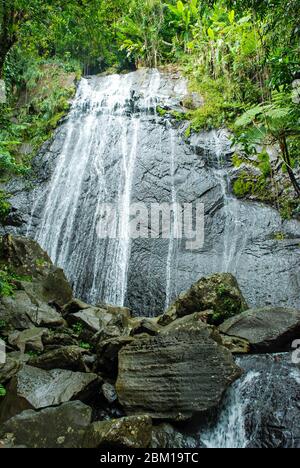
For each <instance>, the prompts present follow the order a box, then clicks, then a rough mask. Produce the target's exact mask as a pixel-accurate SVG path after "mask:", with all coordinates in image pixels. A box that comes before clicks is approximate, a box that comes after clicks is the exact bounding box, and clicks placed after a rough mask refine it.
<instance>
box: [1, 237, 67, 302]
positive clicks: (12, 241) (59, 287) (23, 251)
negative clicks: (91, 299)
mask: <svg viewBox="0 0 300 468" xmlns="http://www.w3.org/2000/svg"><path fill="white" fill-rule="evenodd" d="M1 263H4V264H5V265H6V266H9V268H10V270H12V271H13V272H14V273H15V274H16V275H17V276H19V277H20V278H22V279H21V280H19V281H16V284H17V287H18V289H21V290H23V291H25V292H26V293H27V294H28V296H29V297H30V298H31V299H33V298H34V299H37V300H39V301H40V302H46V303H56V304H58V305H59V306H63V305H64V304H66V303H67V302H69V301H70V300H71V299H72V288H71V286H70V284H69V283H68V281H67V279H66V276H65V274H64V272H63V270H61V269H60V268H57V267H56V266H54V265H53V263H52V261H51V259H50V257H49V256H48V254H47V253H46V252H45V251H44V250H43V249H42V248H41V247H40V246H39V244H38V243H37V242H35V241H33V240H31V239H28V238H26V237H15V236H12V235H5V236H3V238H2V240H1V253H0V264H1ZM23 279H27V281H23ZM28 280H30V281H28Z"/></svg>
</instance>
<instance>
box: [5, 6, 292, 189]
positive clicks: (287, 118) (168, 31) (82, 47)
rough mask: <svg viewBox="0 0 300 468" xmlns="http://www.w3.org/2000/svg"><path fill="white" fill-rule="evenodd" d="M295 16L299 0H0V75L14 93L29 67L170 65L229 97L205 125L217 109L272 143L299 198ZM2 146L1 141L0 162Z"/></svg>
mask: <svg viewBox="0 0 300 468" xmlns="http://www.w3.org/2000/svg"><path fill="white" fill-rule="evenodd" d="M299 17H300V2H299V0H216V1H213V0H178V1H177V0H111V1H107V0H0V77H3V78H4V79H5V81H6V84H7V89H8V90H12V91H13V90H15V89H17V88H18V87H19V88H20V87H24V86H26V82H27V81H28V76H30V73H31V72H30V70H32V66H33V65H32V64H33V63H35V64H36V63H45V62H51V61H60V62H62V63H64V64H65V66H70V67H73V68H76V69H77V68H81V70H82V71H83V73H98V72H101V71H104V70H107V69H109V68H113V69H114V70H116V71H118V70H124V69H127V70H128V69H133V68H135V67H138V66H148V67H156V66H159V65H163V64H166V63H176V64H178V65H179V66H181V67H182V68H183V69H184V70H185V71H186V72H187V73H188V74H189V75H190V78H191V80H193V79H194V80H196V81H197V80H198V81H202V82H203V83H205V82H206V83H210V86H211V87H214V89H216V90H217V91H219V94H218V93H217V94H216V95H218V96H219V100H222V99H223V101H224V100H225V101H230V102H223V103H222V106H221V107H218V108H217V109H218V111H216V110H215V113H214V112H213V111H212V110H210V111H208V112H207V115H206V118H207V120H206V123H210V124H211V125H213V121H214V115H215V114H216V113H219V114H220V109H221V108H222V112H223V111H224V115H225V117H224V119H223V113H222V119H223V121H222V119H221V122H220V119H219V121H218V124H220V123H221V124H222V122H223V123H224V124H225V123H228V117H230V118H231V121H232V119H236V118H238V119H239V120H238V122H237V125H236V127H235V131H236V133H237V136H238V137H240V141H245V140H247V142H248V143H249V140H251V138H252V140H253V141H254V140H255V143H257V142H259V143H260V144H262V143H264V142H266V141H271V140H272V141H274V142H277V143H278V144H279V146H280V148H281V151H282V163H283V167H285V169H286V170H287V171H288V173H289V175H290V177H291V182H292V184H293V187H294V188H295V191H296V193H297V194H298V195H300V187H299V183H298V181H297V178H296V176H295V175H294V171H295V168H296V167H297V165H299V131H300V130H299V100H298V99H295V98H293V96H295V87H297V83H298V82H297V80H298V79H300V65H299V51H300V45H299V44H300V41H299V39H300V26H299ZM200 77H201V79H200ZM208 80H213V82H214V84H212V81H208ZM222 86H223V87H222ZM224 89H225V91H224ZM11 95H12V96H13V93H12V94H11ZM224 96H225V97H224ZM226 106H227V107H226ZM257 106H258V107H257ZM2 114H3V115H4V112H3V113H2ZM3 115H2V119H3ZM229 120H230V119H229ZM198 123H199V126H201V125H203V124H205V122H203V119H200V120H199V121H198ZM3 125H4V124H3V122H2V126H3ZM253 128H254V129H255V130H256V132H253ZM254 133H255V138H254V137H253V135H254ZM253 138H254V139H253ZM246 146H249V145H246ZM3 147H4V146H3V137H2V161H3V154H4V153H3V151H4V150H3ZM0 148H1V134H0ZM6 153H7V145H6ZM6 157H7V154H6ZM6 160H7V159H6ZM0 164H1V159H0ZM11 164H12V165H11V167H12V168H13V167H14V164H13V163H12V162H11Z"/></svg>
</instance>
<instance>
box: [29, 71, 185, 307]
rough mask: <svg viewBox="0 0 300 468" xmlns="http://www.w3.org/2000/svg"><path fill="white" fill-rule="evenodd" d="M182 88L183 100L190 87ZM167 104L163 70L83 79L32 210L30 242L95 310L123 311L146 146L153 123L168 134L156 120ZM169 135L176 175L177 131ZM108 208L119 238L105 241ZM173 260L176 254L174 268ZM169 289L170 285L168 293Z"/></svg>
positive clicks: (171, 251) (166, 82)
mask: <svg viewBox="0 0 300 468" xmlns="http://www.w3.org/2000/svg"><path fill="white" fill-rule="evenodd" d="M184 83H185V82H184ZM178 86H180V87H181V88H182V89H181V92H182V93H183V94H184V93H185V92H186V87H185V86H184V85H182V84H181V85H180V84H179V85H178ZM171 91H172V90H171ZM169 101H171V102H172V96H170V89H169V88H168V80H165V81H164V80H163V78H162V75H161V73H160V72H159V71H158V70H141V71H138V72H135V73H129V74H127V75H112V76H108V77H92V78H88V79H82V80H81V82H80V84H79V88H78V91H77V95H76V98H75V100H74V102H73V105H72V109H71V112H70V114H69V117H68V121H67V123H66V124H65V126H64V127H63V131H61V133H60V138H63V142H64V143H63V145H62V149H61V151H60V154H59V155H58V159H57V162H56V166H55V169H54V172H53V174H52V177H51V180H50V183H49V184H48V186H47V192H46V193H42V194H40V192H39V195H38V196H37V198H36V201H35V203H34V206H33V209H32V220H33V219H34V217H35V216H36V213H42V217H41V218H40V222H39V226H38V228H37V229H35V230H33V229H32V222H31V223H29V227H28V232H27V234H28V235H31V233H32V231H33V234H34V237H35V239H36V240H37V241H38V242H39V243H40V244H41V245H42V247H43V248H44V249H45V250H46V251H47V252H48V253H49V255H50V257H51V258H52V260H53V262H55V263H56V264H57V265H59V266H60V267H62V268H63V269H64V270H65V272H66V274H67V276H68V278H69V279H70V280H71V281H72V283H73V289H74V292H75V294H76V295H78V296H79V297H85V299H86V300H89V301H90V302H92V303H97V302H99V301H104V302H107V303H111V304H115V305H119V306H122V305H124V302H125V298H126V291H127V277H128V268H129V260H130V254H131V244H132V241H131V238H130V231H129V229H130V205H131V202H132V188H133V185H134V181H135V171H136V166H137V164H138V163H139V162H140V159H141V156H143V153H144V151H145V148H144V146H143V144H145V143H144V142H143V138H144V136H145V134H147V132H149V131H150V130H149V126H151V125H152V124H153V122H154V125H155V127H156V128H158V129H159V128H160V127H161V128H162V129H163V127H162V126H161V125H159V124H158V122H157V117H156V116H155V111H156V107H157V105H158V103H163V104H164V103H165V104H166V105H168V102H169ZM153 115H154V117H153ZM153 119H154V120H153ZM143 125H144V126H143ZM170 135H171V140H172V141H173V143H172V144H171V146H172V150H171V153H172V154H171V156H170V157H171V165H172V168H171V172H172V173H173V174H174V172H175V168H174V164H175V163H174V152H175V149H174V139H173V136H172V135H173V134H172V131H171V130H170ZM146 145H147V142H146ZM147 149H148V146H147V147H146V150H147ZM172 178H173V176H172ZM172 185H173V186H174V184H173V183H172ZM172 190H173V191H172V199H173V198H174V197H175V195H174V188H173V189H172ZM109 203H111V204H115V206H116V209H117V220H116V227H117V232H118V235H117V236H116V238H99V235H97V228H98V226H99V223H100V224H101V223H102V222H103V205H104V204H109ZM98 234H99V233H98ZM172 253H173V248H172V250H170V256H169V258H168V262H169V264H170V268H171V263H172V259H171V256H172ZM170 282H171V278H170V280H169V286H168V288H170Z"/></svg>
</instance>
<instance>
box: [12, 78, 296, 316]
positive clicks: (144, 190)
mask: <svg viewBox="0 0 300 468" xmlns="http://www.w3.org/2000/svg"><path fill="white" fill-rule="evenodd" d="M186 96H187V88H186V82H185V80H183V79H182V78H181V77H180V75H179V74H178V73H176V72H158V71H157V70H139V71H137V72H134V73H130V74H128V75H113V76H105V77H92V78H90V79H84V80H82V81H81V83H80V85H79V89H78V92H77V96H76V98H75V100H74V103H73V107H72V110H71V112H70V114H69V117H68V118H67V120H66V121H65V122H64V123H62V125H61V126H60V127H59V128H58V129H57V131H56V134H55V136H54V139H53V140H52V141H51V142H49V143H47V144H46V145H45V146H44V148H43V149H42V150H41V152H40V154H39V156H38V157H37V158H36V160H35V163H34V167H35V174H36V176H35V178H34V180H32V181H31V182H30V183H28V181H27V182H23V181H22V180H18V181H14V182H12V183H11V184H10V186H9V187H8V188H7V190H8V191H9V192H10V193H11V194H12V198H11V203H12V212H11V215H10V217H9V220H8V223H9V225H8V226H6V227H5V230H6V232H7V231H8V232H13V233H21V234H25V235H27V236H30V237H33V238H36V239H37V240H38V241H39V242H40V243H41V245H42V246H43V247H44V248H45V249H46V250H47V251H48V252H49V254H50V257H51V258H52V260H53V261H54V262H56V263H57V264H58V265H59V266H60V267H63V268H64V270H65V272H66V275H67V277H68V279H69V280H70V282H71V284H72V286H73V289H74V291H75V294H76V295H77V296H79V297H81V298H82V299H84V300H87V301H90V302H94V303H96V302H99V301H105V302H112V303H115V304H118V305H124V304H126V305H128V306H130V307H131V308H132V309H133V310H134V311H135V313H137V314H141V313H143V314H147V315H157V314H159V313H161V312H162V311H163V310H164V309H165V308H166V307H168V306H169V304H170V302H171V301H172V300H173V299H174V298H175V297H176V296H177V295H178V294H179V293H180V292H181V291H183V290H186V289H188V288H189V287H190V286H191V284H193V283H194V282H195V281H197V280H198V279H199V278H200V277H201V276H205V275H209V274H213V273H215V272H231V273H233V274H234V275H235V276H236V277H237V279H238V281H239V284H240V287H241V289H242V291H243V293H244V296H245V298H246V300H247V302H248V304H249V306H254V307H261V306H266V305H274V306H297V307H298V306H299V294H298V291H299V282H300V271H299V265H300V262H299V260H300V258H299V257H300V250H299V239H300V223H299V222H298V221H296V220H291V221H284V220H282V219H281V217H280V215H279V213H278V212H277V211H276V210H275V209H273V208H271V207H269V206H266V205H263V204H260V203H256V202H246V201H241V200H237V199H236V198H235V197H234V196H233V195H232V192H231V186H232V181H234V180H236V168H234V167H233V165H232V153H233V148H232V147H231V142H230V135H229V134H228V132H226V131H225V130H220V131H210V132H202V133H200V134H192V135H191V136H190V137H187V133H186V124H185V122H184V120H182V119H184V113H185V111H186V109H185V108H184V107H183V104H184V102H185V101H186ZM200 104H201V103H198V105H200ZM157 109H159V111H157ZM174 202H175V203H193V204H194V205H195V204H197V203H203V204H204V211H205V226H204V245H203V247H202V248H198V249H196V250H187V249H186V245H185V243H184V242H183V241H181V240H178V239H176V236H175V235H174V232H173V236H171V238H170V239H161V238H159V239H147V238H146V239H145V238H141V239H133V240H130V239H128V236H127V234H126V233H128V226H129V207H130V205H131V204H132V203H144V204H145V206H146V208H147V209H148V210H149V212H150V207H151V204H153V203H156V204H157V203H159V204H161V203H174ZM102 203H114V204H115V205H116V206H117V208H118V222H119V224H120V226H122V229H123V234H124V239H125V240H124V239H123V240H120V239H112V240H111V239H110V240H108V239H99V236H98V234H97V226H98V225H99V220H101V210H100V206H101V204H102ZM142 227H143V229H144V228H145V229H146V231H147V230H148V229H150V228H149V226H148V220H146V221H144V223H143V224H142ZM149 233H150V231H149Z"/></svg>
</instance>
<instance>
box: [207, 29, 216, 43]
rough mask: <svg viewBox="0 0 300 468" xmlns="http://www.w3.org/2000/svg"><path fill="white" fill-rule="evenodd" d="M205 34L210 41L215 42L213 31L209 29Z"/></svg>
mask: <svg viewBox="0 0 300 468" xmlns="http://www.w3.org/2000/svg"><path fill="white" fill-rule="evenodd" d="M207 34H208V37H209V38H210V39H211V40H212V41H214V40H215V33H214V31H213V30H212V29H211V28H208V30H207Z"/></svg>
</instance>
